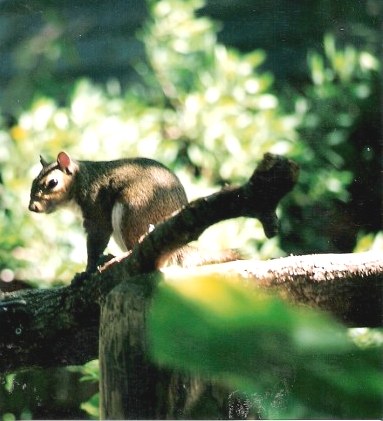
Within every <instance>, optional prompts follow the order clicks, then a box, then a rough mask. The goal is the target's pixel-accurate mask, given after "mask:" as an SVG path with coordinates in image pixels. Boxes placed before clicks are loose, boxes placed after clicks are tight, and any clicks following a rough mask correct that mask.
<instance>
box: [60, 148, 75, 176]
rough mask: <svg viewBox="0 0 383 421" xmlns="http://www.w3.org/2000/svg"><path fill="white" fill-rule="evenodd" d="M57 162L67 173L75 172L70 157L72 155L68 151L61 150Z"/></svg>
mask: <svg viewBox="0 0 383 421" xmlns="http://www.w3.org/2000/svg"><path fill="white" fill-rule="evenodd" d="M57 164H58V166H59V168H60V170H61V171H63V172H65V173H67V174H69V175H70V174H73V170H74V168H73V166H74V165H73V162H72V160H71V158H70V156H69V155H68V154H67V153H66V152H63V151H62V152H60V153H59V154H58V155H57Z"/></svg>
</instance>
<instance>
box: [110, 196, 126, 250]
mask: <svg viewBox="0 0 383 421" xmlns="http://www.w3.org/2000/svg"><path fill="white" fill-rule="evenodd" d="M123 214H124V205H123V204H121V203H118V202H117V203H116V204H115V205H114V206H113V210H112V227H113V238H114V240H115V241H116V243H117V245H118V246H119V247H120V249H121V250H122V251H127V248H126V246H125V243H124V240H123V237H122V231H121V223H122V216H123Z"/></svg>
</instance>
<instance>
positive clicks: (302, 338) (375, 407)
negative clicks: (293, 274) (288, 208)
mask: <svg viewBox="0 0 383 421" xmlns="http://www.w3.org/2000/svg"><path fill="white" fill-rule="evenodd" d="M149 340H150V342H151V346H152V352H153V357H154V359H155V360H156V361H157V362H159V363H160V364H163V365H166V366H170V367H173V368H177V369H181V370H183V371H184V370H187V371H190V372H192V373H196V372H197V373H202V374H205V375H206V376H211V377H213V378H216V379H220V380H221V381H223V382H225V383H226V384H227V385H228V386H229V387H230V388H233V390H240V391H242V392H243V393H245V394H247V396H249V394H251V396H252V397H253V398H252V400H253V402H254V404H255V405H256V407H257V408H258V409H259V410H260V411H261V413H262V414H261V415H262V416H265V417H273V418H280V417H288V416H289V415H290V416H292V415H294V414H296V413H297V408H298V409H299V414H300V415H301V416H304V417H305V418H309V417H319V416H321V417H329V416H331V417H338V418H342V417H350V418H351V417H352V418H354V417H363V418H365V417H374V418H377V417H380V415H381V410H382V399H381V398H382V396H383V383H382V382H381V371H380V369H381V361H382V360H381V349H380V348H374V349H368V350H361V349H358V348H357V347H356V346H355V345H354V344H353V343H352V342H351V341H350V340H349V338H348V336H347V330H346V329H345V328H343V327H342V326H340V325H338V324H337V323H336V322H334V321H333V320H331V319H330V318H329V317H328V316H325V315H323V314H319V313H317V312H314V311H312V310H309V309H302V308H296V307H293V306H291V305H288V304H287V303H285V302H283V301H281V300H280V299H278V298H276V297H273V296H271V295H266V294H265V293H263V292H261V291H254V290H252V289H249V288H245V287H242V286H240V285H239V282H238V283H234V282H231V281H230V282H228V281H226V280H223V279H222V276H221V275H209V276H208V275H206V276H204V275H199V276H190V277H183V278H182V279H181V278H177V279H167V282H166V283H164V284H162V285H161V286H160V287H159V291H158V294H157V296H156V298H155V300H154V303H153V307H152V310H151V313H150V317H149ZM282 384H284V385H285V386H286V384H287V385H288V386H287V387H284V391H283V397H282V398H281V396H279V398H278V404H276V395H275V394H274V396H272V394H270V390H274V391H275V389H276V385H280V387H282V386H281V385H282ZM275 393H276V394H278V393H279V394H280V390H279V392H278V390H276V391H275ZM260 397H262V398H260Z"/></svg>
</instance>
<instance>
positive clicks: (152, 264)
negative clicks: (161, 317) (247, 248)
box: [0, 154, 383, 372]
mask: <svg viewBox="0 0 383 421" xmlns="http://www.w3.org/2000/svg"><path fill="white" fill-rule="evenodd" d="M296 178H297V167H296V165H295V164H293V163H292V162H291V161H288V160H286V159H284V158H281V157H278V156H273V155H269V154H268V155H266V156H265V158H264V160H263V161H262V162H261V163H260V165H259V166H258V168H257V170H256V171H255V172H254V174H253V176H252V177H251V179H250V180H249V182H248V183H246V184H245V185H244V186H242V187H239V188H228V189H224V190H223V191H221V192H219V193H216V194H214V195H212V196H209V197H207V198H203V199H199V200H197V201H195V202H193V203H191V204H190V205H189V206H187V207H186V208H184V209H183V210H181V211H180V212H179V213H177V215H175V216H174V217H173V218H171V219H169V220H168V221H166V222H165V223H163V224H161V225H160V226H158V227H156V229H155V230H154V231H152V232H151V233H150V234H148V236H147V237H145V239H144V240H143V241H142V242H141V244H139V245H138V246H137V247H136V248H135V249H134V250H133V252H132V254H131V255H130V256H129V257H128V258H127V259H125V260H124V261H123V262H121V264H116V265H114V266H112V267H110V268H109V269H108V270H107V271H105V272H103V273H101V274H93V275H91V276H87V277H84V279H82V281H81V282H75V283H73V284H72V285H70V286H68V287H61V288H54V289H47V290H28V291H21V292H16V293H10V294H4V296H3V297H2V301H1V302H0V356H1V358H0V371H1V372H4V371H12V370H16V369H18V368H22V367H28V366H41V367H48V366H59V365H70V364H82V363H84V362H86V361H88V360H90V359H92V358H95V357H97V354H98V328H99V303H100V300H103V299H104V298H105V297H106V295H107V294H108V292H109V291H110V290H111V289H112V288H113V287H114V286H116V285H117V284H118V283H119V282H121V281H122V280H127V279H129V282H135V279H141V280H142V277H140V278H139V277H137V278H135V275H139V274H144V273H149V272H152V271H153V270H154V269H156V268H157V265H158V262H159V261H160V260H161V258H162V257H163V254H168V253H170V252H171V251H173V250H175V249H177V248H178V247H180V246H182V245H184V244H186V243H188V242H189V241H191V240H194V239H196V238H198V236H199V235H200V233H201V232H203V230H204V229H205V228H206V227H208V226H210V225H211V224H213V223H215V222H218V221H220V220H223V219H228V218H234V217H237V216H241V215H244V216H250V217H257V218H259V219H260V220H261V222H262V223H263V226H264V229H265V233H266V235H267V236H272V235H275V234H276V232H277V219H276V216H275V209H276V206H277V204H278V202H279V201H280V199H281V198H282V197H283V196H284V195H285V194H286V193H288V191H290V190H291V188H292V187H293V186H294V183H295V181H296ZM302 259H304V258H302ZM324 259H325V257H324ZM365 259H366V260H363V258H362V260H361V261H358V262H357V264H356V266H360V265H361V266H363V267H364V269H361V270H362V272H361V273H362V274H366V276H365V277H364V278H363V283H364V282H365V284H363V283H361V279H362V278H360V279H359V278H355V279H354V281H350V280H347V282H348V283H350V282H351V283H350V284H349V287H348V288H346V289H345V288H344V284H343V282H345V279H346V274H345V273H343V272H342V273H343V278H342V276H340V277H337V276H335V277H334V276H332V277H331V279H329V280H328V282H330V284H331V285H332V288H333V289H332V291H334V294H333V296H334V297H337V298H336V299H334V300H332V299H331V296H332V295H331V294H329V293H328V292H326V293H325V294H324V293H323V291H324V289H323V284H327V281H325V280H324V281H323V283H318V282H317V281H316V277H317V274H318V271H317V270H316V271H313V270H311V271H307V273H306V271H305V266H304V264H303V263H302V267H300V268H297V267H296V265H297V262H293V266H291V265H290V266H289V265H286V268H285V270H286V272H287V273H288V276H287V277H286V278H285V279H284V281H283V282H282V281H281V279H283V276H282V277H280V278H275V279H276V281H275V282H274V283H273V282H271V281H270V282H269V285H267V282H266V283H264V286H266V287H273V288H278V289H282V290H283V291H285V293H286V294H288V295H289V296H291V297H292V298H293V299H294V300H295V301H297V302H304V303H306V304H310V305H313V304H315V305H316V306H318V305H319V307H321V308H325V309H326V310H329V311H333V310H334V311H333V312H334V314H336V315H337V316H338V317H340V318H341V319H343V320H345V321H346V322H348V323H351V324H356V325H369V324H371V320H374V323H373V325H376V324H377V323H376V321H377V320H381V311H380V312H379V314H378V313H377V312H376V313H375V315H374V316H373V317H372V319H371V317H369V318H367V319H366V320H363V317H362V316H361V315H363V314H369V311H368V310H369V309H371V308H373V309H374V311H377V310H376V309H377V307H379V306H378V305H377V304H374V305H372V303H373V302H374V303H375V301H376V300H377V296H379V297H381V294H376V295H375V296H374V297H371V296H370V295H371V294H367V296H368V298H367V300H362V301H359V302H358V301H352V305H351V304H350V305H349V300H350V295H349V291H350V290H352V289H353V288H354V289H355V290H358V291H359V292H358V294H359V295H358V294H356V295H355V294H354V296H355V297H358V296H359V297H363V294H364V293H365V291H367V290H369V288H370V283H371V284H373V285H375V286H374V288H375V290H374V288H373V291H380V293H381V291H382V289H381V287H382V276H383V275H382V274H383V269H382V265H381V264H376V262H375V263H374V265H375V266H374V267H375V269H374V270H372V271H370V269H369V268H370V266H371V261H370V260H369V258H368V257H367V256H366V257H365ZM275 262H276V263H275V264H277V265H278V264H279V263H277V262H278V261H275ZM241 264H243V265H246V263H245V262H242V263H241ZM272 264H273V262H270V265H272ZM247 265H248V269H246V270H245V269H242V270H241V271H243V270H245V272H246V273H247V274H249V273H252V272H254V275H253V279H254V276H255V277H256V278H257V279H261V277H259V276H258V274H257V269H256V267H257V263H256V262H252V261H249V262H248V263H247ZM244 267H245V266H244ZM252 267H253V269H251V268H252ZM332 269H334V268H332ZM332 269H331V268H330V269H329V270H328V272H325V273H327V274H329V273H332ZM212 270H214V269H213V266H212ZM263 270H264V269H263ZM275 272H278V269H275ZM322 272H323V270H322ZM267 273H268V276H269V278H270V279H271V278H272V273H271V272H269V271H268V272H267ZM294 273H295V274H296V275H297V276H298V281H297V283H296V284H295V279H294V277H295V275H294ZM337 273H338V272H337ZM339 273H341V272H339ZM306 276H307V283H308V285H311V287H307V288H304V285H305V282H306V281H305V280H304V279H305V277H306ZM326 276H327V275H326ZM246 279H247V280H249V279H251V277H250V278H249V277H246ZM277 279H279V281H277ZM310 279H311V280H310ZM316 286H317V287H316ZM316 288H317V289H316ZM345 290H346V291H347V293H345V292H344V291H345ZM321 294H322V295H323V294H324V295H326V296H327V298H326V299H325V300H323V299H322V296H321ZM372 295H374V294H372ZM368 300H370V301H368ZM322 302H324V303H325V305H324V306H321V303H322ZM332 302H334V303H335V304H334V306H335V307H334V308H332V305H333V304H332ZM342 303H343V304H344V305H343V304H342ZM366 303H367V306H366ZM342 305H343V310H342ZM353 306H355V308H356V307H358V306H364V309H365V310H363V311H361V312H360V311H359V312H357V313H358V314H359V316H358V318H357V319H356V320H353V311H354V310H355V308H353ZM367 307H368V309H367ZM345 315H347V316H345Z"/></svg>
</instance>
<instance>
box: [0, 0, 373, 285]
mask: <svg viewBox="0 0 383 421" xmlns="http://www.w3.org/2000/svg"><path fill="white" fill-rule="evenodd" d="M150 4H151V19H150V20H149V21H148V23H147V24H146V26H145V27H144V28H143V29H142V30H141V31H140V34H139V36H140V38H141V39H142V41H143V42H144V45H145V47H146V52H147V62H146V63H143V62H142V63H137V66H136V67H137V72H139V73H140V75H141V77H142V80H143V81H144V82H145V83H143V84H135V85H133V86H132V87H131V89H129V90H128V91H126V92H121V88H120V85H119V83H118V81H117V80H111V81H110V82H109V83H108V84H107V85H106V86H105V87H101V86H96V85H94V84H92V83H91V82H90V81H87V80H80V81H79V82H78V83H77V84H76V86H74V87H73V93H72V96H71V100H70V101H69V103H68V104H67V105H64V106H61V105H58V104H57V103H56V102H55V100H54V99H52V98H44V97H40V98H37V99H36V100H35V101H34V102H33V104H32V105H31V107H30V108H29V109H28V110H25V111H24V112H23V113H22V114H21V115H20V117H19V119H18V120H17V122H15V123H14V124H11V126H10V127H7V126H6V124H5V123H6V121H5V120H4V121H3V125H2V128H1V129H0V165H1V167H0V168H1V175H2V179H3V184H2V185H1V188H2V196H1V201H2V205H3V206H2V212H1V215H0V223H1V226H2V227H3V237H2V243H3V247H2V250H3V251H2V253H1V254H0V258H1V260H0V267H2V268H9V269H12V270H17V276H18V277H22V278H27V279H35V280H39V282H40V283H42V284H43V283H46V282H51V281H52V280H55V279H62V280H65V281H67V280H69V279H71V277H72V275H73V272H74V271H76V270H81V269H82V268H83V266H84V264H85V260H86V256H85V239H84V235H83V234H82V232H81V228H80V223H79V222H80V221H79V218H78V217H75V216H73V215H72V214H71V213H70V212H69V211H65V210H63V211H61V212H58V213H56V214H53V215H49V216H46V215H33V214H31V213H29V212H27V211H26V208H27V203H28V195H29V186H30V183H31V180H32V179H33V177H34V176H35V175H36V174H37V173H38V171H39V164H38V155H39V154H40V153H42V154H43V155H44V156H45V157H46V159H54V158H55V156H56V154H57V152H58V151H59V150H60V149H66V150H68V151H69V152H70V153H71V154H72V155H73V156H75V157H77V158H79V159H113V158H118V157H121V156H135V155H144V156H148V157H152V158H155V159H158V160H159V161H162V162H163V163H165V164H166V165H168V166H170V167H171V168H173V169H174V170H176V171H177V173H178V174H179V176H180V178H181V180H182V181H183V183H184V184H185V186H186V189H187V191H188V193H189V197H190V198H195V197H197V196H202V195H205V194H208V193H210V192H213V191H214V190H216V189H217V188H218V187H219V186H220V185H224V184H225V183H226V182H233V183H239V182H243V181H244V180H245V179H246V178H247V177H249V176H250V174H251V173H252V171H253V169H254V167H255V165H256V162H257V161H258V160H259V159H260V158H261V157H262V155H263V154H264V153H265V152H274V153H280V154H287V155H289V156H291V157H293V158H295V159H296V160H297V161H298V162H299V164H300V165H301V167H302V172H301V178H300V183H299V185H298V186H297V188H296V189H295V191H294V192H293V193H292V194H291V195H290V197H289V198H287V199H286V201H285V205H284V206H283V207H282V208H281V212H282V213H283V216H282V232H281V236H280V240H278V239H273V240H269V241H265V238H264V234H263V231H262V228H261V226H260V224H259V223H258V222H257V221H254V220H249V219H238V220H236V221H227V222H224V223H221V224H218V225H217V226H215V227H212V228H210V229H209V230H207V231H206V232H205V233H204V234H203V235H202V237H201V239H200V244H201V246H202V247H204V246H205V247H208V248H211V247H212V246H213V247H216V248H230V247H233V248H242V249H243V250H244V251H245V252H247V253H248V254H250V255H252V256H256V257H259V258H270V257H277V256H281V255H283V254H285V253H291V252H300V253H308V252H315V251H316V252H318V251H323V252H325V251H350V250H352V248H353V247H354V245H355V238H356V236H357V232H356V230H355V224H354V225H353V224H352V220H351V219H352V216H350V220H345V221H343V220H342V218H343V214H342V212H341V211H343V210H344V209H343V208H341V207H340V205H349V204H350V203H351V202H352V198H351V193H350V186H351V184H352V181H353V180H354V179H355V178H357V177H358V174H357V173H356V171H357V168H356V167H355V165H353V164H352V162H354V161H356V160H357V159H362V160H364V161H365V164H370V165H376V162H377V161H378V151H377V150H376V147H375V146H376V145H374V144H373V140H369V139H368V141H367V142H366V145H367V146H366V147H365V151H364V154H362V156H360V154H359V152H358V150H357V148H356V146H355V145H352V142H351V140H352V139H351V138H350V136H351V134H352V131H353V130H354V129H355V127H356V126H357V124H359V121H360V119H361V118H362V117H363V115H364V114H363V108H366V106H367V104H368V103H369V102H368V101H370V100H371V97H372V95H374V86H375V85H374V84H375V83H376V80H377V79H378V77H377V76H378V69H379V63H378V61H377V59H376V58H375V57H374V56H373V55H372V54H371V53H369V52H367V51H358V50H356V49H355V48H354V47H351V46H346V47H345V48H343V49H341V48H337V47H336V43H335V39H334V37H333V36H330V35H327V36H326V37H325V40H324V53H323V54H322V53H318V52H312V53H310V55H309V57H308V64H309V69H310V72H311V79H312V83H309V84H308V85H307V86H305V87H304V88H303V90H302V92H300V93H297V92H293V93H291V95H290V97H283V96H281V95H279V96H277V95H276V93H275V92H274V90H273V78H272V75H270V74H268V73H264V72H262V71H261V70H260V66H261V65H262V62H263V61H264V59H265V53H264V52H262V51H257V50H256V51H253V52H251V53H247V54H243V53H240V52H238V51H235V50H233V49H230V48H227V47H225V46H223V45H220V44H218V43H217V40H216V30H217V26H216V25H215V24H214V23H213V22H212V21H211V20H209V19H207V18H195V15H194V12H195V10H196V9H197V8H198V7H200V6H202V4H203V3H202V2H201V1H192V2H180V1H178V0H168V1H161V2H156V1H155V2H152V3H150ZM356 155H357V156H356ZM11 157H12V158H11ZM375 190H377V189H375ZM371 194H372V195H373V193H371ZM376 195H377V193H375V196H376ZM346 214H347V215H348V213H347V212H346ZM334 221H335V222H334ZM348 222H350V224H349V225H350V227H349V228H348V226H347V223H348ZM359 225H361V224H359ZM361 226H362V229H363V225H361ZM375 228H376V227H375ZM341 230H343V231H342V232H341V233H339V232H338V231H341ZM344 231H345V232H346V234H345V237H346V239H347V240H348V242H347V244H346V246H344V247H343V248H342V247H340V246H339V247H337V244H335V243H336V240H337V238H338V237H339V236H341V235H342V234H344ZM370 231H371V230H370ZM372 231H373V230H372ZM338 234H339V235H338ZM337 235H338V237H337ZM338 240H339V238H338ZM338 242H341V240H339V241H338ZM346 249H347V250H346ZM112 252H116V248H115V247H114V246H112ZM37 262H39V264H36V263H37ZM40 262H44V264H41V263H40Z"/></svg>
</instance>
